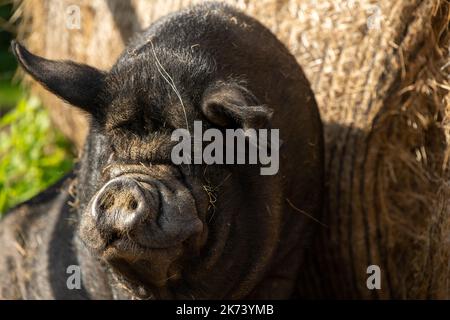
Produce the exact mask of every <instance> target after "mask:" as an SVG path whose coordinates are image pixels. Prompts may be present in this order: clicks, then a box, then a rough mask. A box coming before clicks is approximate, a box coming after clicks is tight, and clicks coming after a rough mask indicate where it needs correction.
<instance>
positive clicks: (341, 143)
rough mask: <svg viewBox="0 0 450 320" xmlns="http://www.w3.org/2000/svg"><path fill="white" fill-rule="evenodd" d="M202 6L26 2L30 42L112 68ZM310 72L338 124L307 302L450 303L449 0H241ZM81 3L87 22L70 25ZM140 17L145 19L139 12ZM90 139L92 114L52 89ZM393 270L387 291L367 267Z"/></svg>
mask: <svg viewBox="0 0 450 320" xmlns="http://www.w3.org/2000/svg"><path fill="white" fill-rule="evenodd" d="M196 2H200V1H179V0H155V1H144V0H141V1H139V0H133V1H131V2H129V1H103V0H92V1H91V0H89V1H88V0H70V1H69V0H62V1H51V0H41V1H17V3H18V10H17V16H20V19H21V28H20V33H19V37H21V38H22V39H24V40H25V42H26V44H27V45H28V46H29V48H30V49H31V50H32V51H34V52H36V53H38V54H41V55H44V56H46V57H49V58H60V59H61V58H70V59H74V60H77V61H80V62H87V63H90V64H92V65H95V66H97V67H100V68H107V67H109V66H110V65H111V64H112V63H113V62H114V60H115V58H116V57H117V56H118V54H119V53H120V51H121V50H122V49H123V47H124V45H123V39H127V38H128V37H129V35H131V34H133V32H135V31H136V30H138V29H139V28H140V26H146V25H148V24H150V23H151V22H152V21H154V20H155V19H156V18H158V17H160V16H162V15H164V14H166V13H168V12H170V11H174V10H177V9H179V8H180V7H184V6H186V5H188V4H190V3H196ZM227 2H230V3H233V4H235V5H237V6H238V7H240V8H241V9H243V10H244V11H246V12H247V13H248V14H250V15H252V16H254V17H256V18H257V19H259V20H260V21H262V22H263V23H264V24H265V25H267V26H268V27H269V28H270V29H271V30H272V31H273V32H274V33H275V34H276V35H277V36H278V37H279V38H280V39H281V40H282V41H283V42H284V43H285V44H286V45H287V46H288V47H289V49H290V50H291V52H292V53H293V54H294V55H295V56H296V58H297V60H298V62H299V63H300V64H301V65H302V66H303V68H304V70H305V73H306V74H307V76H308V78H309V80H310V82H311V85H312V88H313V90H314V92H315V95H316V99H317V101H318V104H319V108H320V111H321V115H322V119H323V121H324V125H325V139H326V173H327V195H326V202H325V210H324V216H323V217H322V218H321V221H323V223H324V224H326V225H327V226H328V228H320V226H319V228H318V233H317V237H316V239H315V240H314V243H313V244H312V246H311V250H310V252H309V255H308V257H307V258H306V261H305V262H306V264H305V266H304V268H303V269H302V271H301V275H300V286H301V288H302V290H301V291H302V292H303V294H304V295H305V296H306V297H311V298H313V297H341V298H345V297H347V298H349V297H365V298H370V297H373V298H450V296H449V293H450V292H449V279H450V273H449V267H448V264H449V258H450V257H449V250H450V245H449V241H448V239H449V234H450V224H449V206H448V202H449V201H448V199H449V194H450V192H449V180H448V178H449V175H448V158H449V148H448V141H449V138H450V121H449V115H448V109H449V108H448V107H449V89H450V84H449V73H450V64H449V61H450V59H449V58H450V53H449V46H450V41H449V30H448V28H449V14H450V3H449V2H448V1H446V0H408V1H404V0H379V1H371V0H322V1H315V0H301V1H300V0H297V1H295V0H263V1H261V0H258V1H257V0H237V1H227ZM73 4H76V5H79V7H80V9H81V15H82V23H81V29H80V30H69V29H67V28H66V25H65V21H64V19H65V16H64V12H65V8H66V7H67V6H68V5H73ZM135 15H137V19H136V16H135ZM39 94H40V95H41V96H42V97H43V99H44V101H45V103H46V105H47V106H49V107H50V108H51V110H52V114H53V118H54V119H55V122H56V123H57V124H58V125H59V126H60V127H61V128H62V129H63V131H64V132H66V133H67V134H68V135H69V136H71V137H72V138H73V139H74V140H75V141H76V142H77V143H78V144H79V145H80V143H81V141H82V139H83V137H84V134H85V130H84V129H83V128H85V126H83V124H84V123H85V122H84V121H85V120H84V119H83V118H82V117H81V116H79V115H78V114H75V112H76V111H72V109H69V108H68V107H67V106H64V105H63V104H62V103H61V102H59V101H58V100H57V99H56V98H54V97H52V96H51V95H49V94H47V93H44V92H43V91H39ZM371 264H377V265H379V266H380V267H381V270H382V282H381V283H382V290H379V291H370V290H368V289H367V287H366V279H367V274H366V269H367V266H368V265H371Z"/></svg>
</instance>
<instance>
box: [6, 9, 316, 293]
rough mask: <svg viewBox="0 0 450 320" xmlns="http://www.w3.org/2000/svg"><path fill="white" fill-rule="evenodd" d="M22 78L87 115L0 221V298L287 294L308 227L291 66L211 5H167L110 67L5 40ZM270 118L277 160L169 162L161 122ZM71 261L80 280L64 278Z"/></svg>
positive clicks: (303, 140)
mask: <svg viewBox="0 0 450 320" xmlns="http://www.w3.org/2000/svg"><path fill="white" fill-rule="evenodd" d="M12 47H13V51H14V53H15V55H16V57H17V59H18V61H19V63H20V65H21V66H22V68H23V69H24V70H25V71H26V72H27V73H28V74H30V75H31V76H32V77H33V78H34V79H35V80H37V81H38V82H39V83H41V84H42V85H43V86H44V87H46V88H47V89H48V90H49V91H51V92H53V93H54V94H56V95H58V96H59V97H61V98H62V99H64V100H66V101H67V102H68V103H70V104H72V105H73V106H74V107H78V108H80V109H81V110H83V111H84V112H85V113H86V115H87V116H88V117H89V119H90V133H89V136H88V138H87V141H86V143H85V147H84V150H83V153H82V157H81V159H80V161H79V163H78V164H77V166H76V168H75V169H74V171H73V173H71V174H69V175H68V176H66V177H65V178H64V179H63V180H62V181H60V182H59V183H58V184H57V185H55V186H54V187H52V188H50V189H48V190H46V191H45V192H43V193H42V194H40V195H38V196H37V197H35V198H33V199H32V200H30V201H28V202H26V203H23V204H21V205H19V206H18V207H16V208H15V209H14V210H12V211H11V212H9V213H7V214H6V215H5V216H4V218H3V219H2V221H1V222H0V298H23V299H41V298H42V299H72V298H73V299H90V298H92V299H110V298H111V299H112V298H114V299H128V298H151V299H172V298H173V299H178V298H179V299H182V298H184V299H205V298H210V299H212V298H231V299H238V298H289V297H295V294H296V293H295V290H294V288H295V287H296V286H295V282H296V278H297V275H298V274H299V272H301V270H302V260H303V259H302V257H303V252H304V250H303V248H304V247H305V246H307V245H308V243H309V242H310V240H309V239H310V236H311V235H312V234H313V231H314V229H315V228H316V227H320V225H319V224H318V223H317V219H319V220H320V212H321V202H322V185H323V141H322V139H323V138H322V126H321V121H320V117H319V113H318V110H317V106H316V103H315V100H314V95H313V93H312V91H311V89H310V86H309V83H308V81H307V80H306V78H305V76H304V74H303V72H302V70H301V68H300V67H299V65H298V64H297V62H296V61H295V59H294V57H293V56H292V55H291V54H290V53H289V52H288V50H287V49H286V48H285V47H284V46H283V45H282V44H281V43H280V42H279V41H278V40H277V39H276V38H275V36H273V35H272V33H271V32H270V31H269V30H267V29H266V28H265V27H263V26H262V25H261V24H260V23H258V22H257V21H255V20H254V19H252V18H250V17H248V16H246V15H244V14H242V13H240V12H239V11H236V10H235V9H233V8H231V7H228V6H225V5H221V4H211V3H210V4H203V5H199V6H196V7H192V8H190V9H187V10H184V11H181V12H178V13H174V14H171V15H169V16H167V17H164V18H162V19H160V20H159V21H157V22H155V23H154V24H153V25H152V26H150V27H149V28H148V29H146V30H145V31H144V32H143V33H141V34H139V35H137V37H135V38H134V40H133V41H132V42H131V44H130V45H129V46H128V47H127V48H126V49H125V51H124V52H123V54H122V55H121V56H120V57H119V59H118V61H117V63H116V64H115V65H114V66H113V67H112V69H111V70H109V71H100V70H97V69H96V68H93V67H90V66H86V65H81V64H77V63H74V62H70V61H51V60H47V59H45V58H43V57H38V56H35V55H33V54H32V53H30V52H29V51H27V50H26V49H25V48H24V47H23V46H21V45H20V44H18V43H13V45H12ZM194 121H202V124H203V126H204V128H205V129H208V128H217V129H219V130H225V129H227V128H254V129H269V128H277V129H279V133H280V138H281V140H282V141H283V145H282V147H281V149H280V154H279V156H280V165H279V172H278V173H277V174H275V175H266V176H265V175H261V174H260V170H259V169H260V166H259V165H250V164H249V165H237V164H236V165H225V164H224V165H220V164H213V165H203V164H192V165H174V164H173V163H172V161H171V158H170V154H171V150H172V148H173V146H174V142H173V141H171V139H170V137H171V133H172V132H173V131H174V130H175V129H178V128H186V129H189V130H192V128H193V123H194ZM73 265H75V266H79V267H80V268H79V270H81V274H80V275H81V286H80V288H73V287H71V286H68V285H67V279H68V277H69V276H70V274H68V273H67V270H68V267H69V266H73Z"/></svg>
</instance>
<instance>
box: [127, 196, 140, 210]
mask: <svg viewBox="0 0 450 320" xmlns="http://www.w3.org/2000/svg"><path fill="white" fill-rule="evenodd" d="M137 207H138V203H137V201H136V200H135V199H132V200H131V201H130V202H129V203H128V209H130V210H133V211H134V210H136V209H137Z"/></svg>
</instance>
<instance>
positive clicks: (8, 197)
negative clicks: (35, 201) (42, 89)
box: [0, 0, 73, 215]
mask: <svg viewBox="0 0 450 320" xmlns="http://www.w3.org/2000/svg"><path fill="white" fill-rule="evenodd" d="M12 13H13V5H12V1H2V0H0V215H1V214H3V213H5V212H6V211H7V210H8V209H10V208H12V207H13V206H14V205H16V204H18V203H20V202H22V201H25V200H27V199H29V198H31V197H33V196H34V195H36V194H37V193H39V192H40V191H42V190H43V189H45V188H47V187H48V186H50V185H51V184H53V183H55V182H56V181H57V180H58V179H59V178H61V177H62V176H63V175H64V174H65V173H66V172H68V171H69V170H70V169H71V168H72V165H73V148H72V146H71V145H70V144H69V143H68V142H67V140H66V139H64V137H63V136H62V135H61V133H59V132H57V131H56V129H55V128H54V127H53V126H52V124H51V122H50V118H49V115H48V114H47V112H46V110H45V109H44V108H43V107H42V105H41V104H40V102H39V100H38V99H37V98H36V97H33V96H32V95H31V94H30V92H29V90H27V89H26V88H24V87H23V86H21V84H20V81H19V79H16V78H15V77H14V76H15V74H16V70H17V63H16V61H15V58H14V56H13V55H12V53H11V50H10V48H9V47H10V42H11V40H12V39H14V37H15V25H14V24H11V23H10V18H11V15H12Z"/></svg>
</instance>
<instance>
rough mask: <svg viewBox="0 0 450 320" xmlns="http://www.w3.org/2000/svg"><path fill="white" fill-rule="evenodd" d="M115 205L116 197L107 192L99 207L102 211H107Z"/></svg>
mask: <svg viewBox="0 0 450 320" xmlns="http://www.w3.org/2000/svg"><path fill="white" fill-rule="evenodd" d="M113 205H114V197H113V196H112V195H111V194H110V193H107V194H106V195H105V196H104V197H103V199H101V201H100V205H99V209H100V211H101V212H105V211H107V210H108V209H110V208H111V207H112V206H113Z"/></svg>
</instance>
